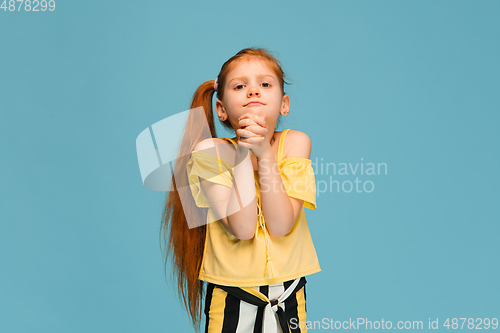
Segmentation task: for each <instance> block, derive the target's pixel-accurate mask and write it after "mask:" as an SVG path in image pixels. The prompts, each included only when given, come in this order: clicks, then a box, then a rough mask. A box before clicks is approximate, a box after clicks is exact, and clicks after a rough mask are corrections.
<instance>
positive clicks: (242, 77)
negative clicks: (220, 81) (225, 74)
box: [228, 74, 274, 83]
mask: <svg viewBox="0 0 500 333" xmlns="http://www.w3.org/2000/svg"><path fill="white" fill-rule="evenodd" d="M264 76H269V77H270V78H272V79H274V77H273V76H272V75H269V74H258V75H257V77H258V78H260V77H264ZM246 78H247V77H246V76H238V77H234V78H232V79H231V80H229V82H228V83H231V81H233V80H238V79H246Z"/></svg>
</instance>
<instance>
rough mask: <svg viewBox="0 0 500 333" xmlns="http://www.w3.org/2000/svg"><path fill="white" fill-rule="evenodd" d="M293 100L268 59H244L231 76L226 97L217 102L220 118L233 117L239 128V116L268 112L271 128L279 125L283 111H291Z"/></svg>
mask: <svg viewBox="0 0 500 333" xmlns="http://www.w3.org/2000/svg"><path fill="white" fill-rule="evenodd" d="M289 106H290V99H289V97H288V95H282V93H281V88H280V83H279V80H278V77H277V76H276V74H275V73H274V71H273V70H272V69H271V68H269V67H268V66H267V65H266V64H265V63H264V62H262V61H260V60H258V59H253V58H248V59H242V60H240V62H239V63H238V64H237V65H236V67H235V68H233V69H232V70H231V71H230V72H229V73H228V75H227V78H226V83H225V86H224V97H223V99H222V101H221V100H218V101H217V102H216V109H217V114H218V116H219V118H220V119H222V120H225V119H227V118H229V121H230V123H231V124H232V125H233V128H234V129H235V130H236V129H238V128H239V127H240V126H239V122H238V118H239V117H240V116H242V115H244V114H245V113H253V114H260V115H264V114H267V120H266V121H267V125H268V128H269V129H271V128H272V129H274V128H275V127H276V122H277V121H278V117H279V115H280V113H281V114H282V115H283V116H286V114H288V109H289Z"/></svg>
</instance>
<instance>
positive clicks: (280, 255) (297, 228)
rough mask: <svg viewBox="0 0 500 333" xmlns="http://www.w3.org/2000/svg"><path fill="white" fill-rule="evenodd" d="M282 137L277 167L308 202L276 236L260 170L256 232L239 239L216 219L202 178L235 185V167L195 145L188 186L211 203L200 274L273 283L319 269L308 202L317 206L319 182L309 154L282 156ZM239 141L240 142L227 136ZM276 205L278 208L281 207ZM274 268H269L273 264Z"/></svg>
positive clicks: (230, 281) (239, 282) (220, 280)
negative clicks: (286, 230)
mask: <svg viewBox="0 0 500 333" xmlns="http://www.w3.org/2000/svg"><path fill="white" fill-rule="evenodd" d="M288 131H289V129H286V130H284V131H283V133H282V134H281V137H280V142H279V146H278V156H277V161H278V162H277V167H278V170H279V172H280V175H281V179H282V181H283V185H284V186H285V189H286V191H287V193H288V195H289V196H290V197H294V198H297V199H300V200H304V205H303V207H302V209H301V211H300V213H299V216H298V217H297V220H296V221H295V223H294V225H293V227H292V229H291V230H290V232H289V233H288V234H286V235H285V236H282V237H272V236H271V235H269V233H268V231H267V227H266V225H265V219H264V215H263V214H262V209H261V208H262V206H261V200H260V199H261V196H260V184H259V175H258V172H257V171H255V172H254V177H255V189H256V194H257V205H258V220H259V221H258V222H259V223H257V226H256V230H255V236H254V237H253V238H252V239H249V240H242V239H238V238H236V237H235V236H233V235H232V234H231V233H229V232H228V231H227V230H226V229H225V228H224V226H223V224H222V223H221V221H218V220H216V218H215V215H214V214H213V212H212V209H211V208H210V204H209V201H208V199H207V197H206V196H205V193H204V192H203V190H202V188H201V186H200V178H202V179H204V180H208V181H210V182H214V183H217V184H221V185H224V186H227V187H229V188H231V187H232V184H233V182H232V179H233V170H234V167H232V166H230V165H228V164H227V163H226V162H225V161H224V160H222V159H220V158H218V157H217V156H214V155H212V154H209V153H205V152H202V151H193V152H192V154H191V158H190V159H189V161H188V164H187V173H188V178H189V187H190V189H191V193H192V195H193V198H194V200H195V202H196V205H197V206H198V207H207V208H209V209H208V216H207V222H210V221H215V222H210V223H207V233H206V241H205V249H204V255H203V261H202V265H201V270H200V275H199V279H200V280H203V281H207V282H211V283H215V284H220V285H226V286H238V287H253V286H261V285H270V284H276V283H281V282H285V281H288V280H292V279H296V278H299V277H302V276H305V275H309V274H313V273H316V272H319V271H321V269H320V266H319V262H318V257H317V255H316V250H315V249H314V245H313V242H312V239H311V234H310V232H309V227H308V225H307V219H306V215H305V211H304V207H306V208H309V209H316V183H315V178H314V170H313V168H312V166H311V160H310V159H307V158H302V157H290V158H285V159H283V158H282V156H283V147H284V141H285V136H286V134H287V133H288ZM222 139H227V140H228V141H230V142H232V143H233V144H234V145H235V146H237V144H236V142H234V141H233V140H231V139H229V138H225V137H223V138H222ZM276 209H280V208H279V207H277V208H276ZM270 266H271V267H273V269H271V274H270V273H269V272H270V271H269V267H270Z"/></svg>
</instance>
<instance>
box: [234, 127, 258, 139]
mask: <svg viewBox="0 0 500 333" xmlns="http://www.w3.org/2000/svg"><path fill="white" fill-rule="evenodd" d="M236 134H238V135H239V136H240V137H241V138H250V137H254V136H261V134H259V133H254V132H253V131H250V130H248V129H247V128H239V129H237V130H236Z"/></svg>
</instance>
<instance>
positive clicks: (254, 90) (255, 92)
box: [248, 87, 260, 96]
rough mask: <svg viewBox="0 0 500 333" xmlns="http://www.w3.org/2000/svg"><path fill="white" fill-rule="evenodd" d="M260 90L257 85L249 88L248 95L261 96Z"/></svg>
mask: <svg viewBox="0 0 500 333" xmlns="http://www.w3.org/2000/svg"><path fill="white" fill-rule="evenodd" d="M259 94H260V92H259V89H258V88H257V87H252V88H250V89H248V96H259Z"/></svg>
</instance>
